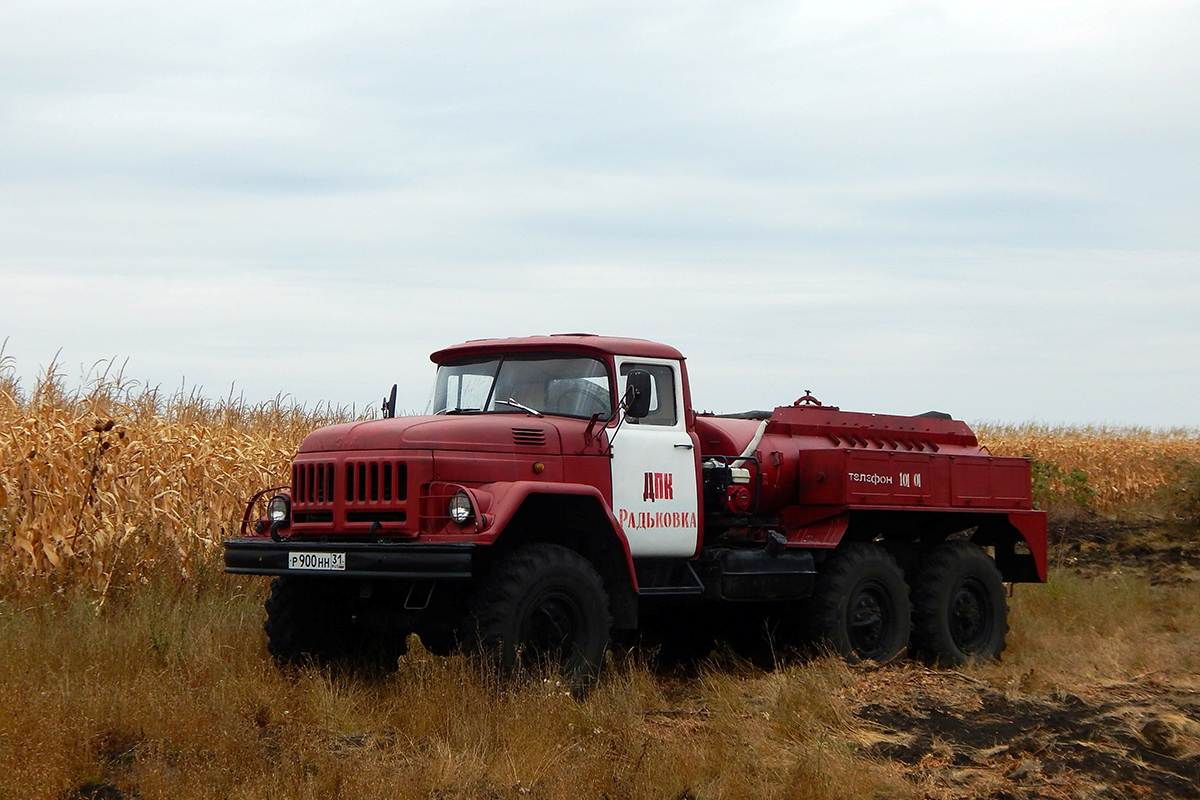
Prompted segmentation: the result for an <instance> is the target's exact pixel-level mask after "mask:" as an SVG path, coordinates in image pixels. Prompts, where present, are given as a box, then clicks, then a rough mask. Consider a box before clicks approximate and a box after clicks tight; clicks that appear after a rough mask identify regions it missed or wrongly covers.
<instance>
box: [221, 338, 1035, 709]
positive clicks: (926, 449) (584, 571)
mask: <svg viewBox="0 0 1200 800" xmlns="http://www.w3.org/2000/svg"><path fill="white" fill-rule="evenodd" d="M431 358H432V360H433V362H434V363H435V364H436V365H437V375H436V379H435V384H434V389H433V395H432V399H431V402H430V405H429V408H428V410H427V413H426V414H425V415H423V416H396V413H395V403H396V399H395V398H396V394H395V388H394V387H393V391H392V395H391V398H390V400H389V401H385V403H384V406H383V411H382V414H381V418H378V419H371V420H366V421H360V422H352V423H346V424H340V425H333V426H331V427H327V428H322V429H319V430H316V431H314V432H313V433H311V434H309V435H308V436H307V438H305V439H304V441H303V443H302V444H301V446H300V449H299V452H298V453H297V454H296V457H295V460H294V461H293V463H292V472H291V485H290V486H288V487H281V488H277V489H268V490H264V491H263V492H260V493H259V494H258V495H257V496H256V497H255V498H254V499H253V500H251V502H250V503H249V504H248V506H247V509H246V514H245V516H244V518H243V522H242V530H241V533H240V535H239V536H238V538H234V539H231V540H229V541H227V542H226V543H225V565H226V570H227V571H228V572H232V573H241V574H251V575H268V576H274V579H273V580H272V582H271V589H270V595H269V597H268V599H267V601H266V623H265V628H266V632H267V639H268V648H269V650H270V653H271V654H272V656H273V657H274V658H275V659H276V660H277V661H278V662H279V663H280V664H285V665H286V664H296V663H306V662H315V663H328V662H334V661H339V660H343V659H349V660H354V661H358V662H365V663H368V664H374V665H377V666H381V667H384V668H386V667H394V666H395V665H396V663H397V659H398V658H399V657H400V656H402V655H403V654H404V653H405V652H406V646H407V641H408V637H409V636H410V635H411V634H414V633H415V634H417V636H419V638H420V640H421V642H422V644H423V646H424V647H425V648H426V649H427V650H429V651H430V652H433V653H438V654H447V653H450V652H456V651H459V650H461V649H466V650H468V651H471V652H476V653H481V654H483V655H485V656H486V657H487V658H489V659H490V660H491V661H493V662H494V663H496V664H498V665H499V666H500V667H501V668H502V669H504V670H521V669H525V668H535V667H540V666H544V665H546V664H549V665H550V666H551V668H553V669H556V670H558V672H559V673H560V674H561V675H562V676H563V678H564V679H565V680H566V681H567V682H568V684H569V685H570V686H572V687H574V688H577V689H584V688H586V687H587V686H588V685H590V684H591V683H592V682H594V680H595V679H596V677H597V675H598V673H599V670H600V669H601V667H602V665H603V663H604V661H605V654H606V651H607V649H608V648H609V646H610V644H611V643H612V642H613V641H620V642H626V641H634V642H636V641H649V642H650V643H652V645H653V647H654V648H655V651H656V652H659V653H660V654H662V655H666V656H680V657H686V658H696V657H702V656H703V655H704V654H705V653H707V652H708V651H709V649H710V648H711V647H712V646H713V643H714V642H716V641H719V640H722V639H723V640H725V641H727V642H729V643H730V644H731V645H733V647H734V649H735V650H737V651H738V652H741V653H743V654H746V655H747V656H748V657H753V658H755V660H756V661H761V660H762V659H763V658H766V659H770V658H771V657H773V656H774V655H777V654H780V653H784V652H787V651H788V650H789V649H790V648H793V647H800V646H807V645H811V644H813V643H816V644H817V645H818V646H823V647H825V648H827V649H830V650H832V651H835V652H837V653H840V654H841V655H842V656H844V657H845V658H847V659H849V660H851V661H855V662H857V661H875V662H887V661H890V660H893V659H895V658H898V657H900V656H902V655H905V654H913V655H917V656H920V657H923V658H926V659H930V660H934V661H937V662H941V663H944V664H955V665H957V664H964V663H967V662H969V661H974V660H988V659H995V658H998V657H999V656H1000V653H1001V651H1002V650H1003V648H1004V643H1005V636H1006V634H1007V630H1008V623H1007V614H1008V606H1007V589H1006V587H1005V584H1006V583H1010V584H1011V583H1016V582H1039V581H1045V580H1046V549H1047V545H1046V542H1047V536H1046V517H1045V514H1044V512H1041V511H1037V510H1035V509H1034V508H1033V504H1032V501H1031V480H1030V476H1031V474H1030V462H1029V461H1028V460H1027V459H1022V458H1007V457H997V456H993V455H991V454H990V453H989V452H988V451H987V450H986V449H985V448H983V447H981V446H980V445H979V442H978V440H977V439H976V437H975V434H974V433H973V432H972V431H971V429H970V428H969V427H968V426H967V425H966V424H965V423H964V422H961V421H958V420H955V419H952V418H950V417H949V416H948V415H946V414H941V413H936V412H930V413H926V414H921V415H917V416H888V415H882V414H868V413H857V412H849V411H841V410H839V409H838V408H836V407H831V406H826V405H822V404H821V403H820V402H819V401H818V400H817V399H816V398H815V397H813V396H812V394H811V393H808V392H805V394H804V395H803V396H802V397H800V398H799V399H798V400H796V401H795V402H794V403H792V404H791V405H785V406H780V407H778V408H776V409H774V410H773V411H770V412H748V413H743V414H735V415H717V414H711V413H697V412H696V411H694V410H693V408H692V399H691V391H690V388H689V386H688V374H687V363H686V361H685V360H684V357H683V356H682V355H681V354H680V352H679V351H678V350H676V349H674V348H672V347H669V346H666V345H663V344H657V343H654V342H650V341H644V340H639V339H628V338H615V337H601V336H593V335H583V334H569V335H554V336H534V337H527V338H511V339H488V340H480V341H470V342H466V343H463V344H458V345H454V346H452V347H447V348H445V349H443V350H439V351H437V352H435V353H434V354H433V355H432V356H431Z"/></svg>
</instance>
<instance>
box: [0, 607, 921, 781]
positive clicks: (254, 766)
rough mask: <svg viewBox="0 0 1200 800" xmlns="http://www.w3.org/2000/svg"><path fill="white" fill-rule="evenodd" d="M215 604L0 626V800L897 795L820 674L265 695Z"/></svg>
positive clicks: (264, 676) (644, 672) (398, 682)
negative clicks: (579, 693)
mask: <svg viewBox="0 0 1200 800" xmlns="http://www.w3.org/2000/svg"><path fill="white" fill-rule="evenodd" d="M221 588H222V587H217V586H214V587H213V589H214V590H213V591H207V592H202V593H200V595H199V596H196V595H194V594H180V593H171V592H168V591H164V590H163V589H162V588H161V587H159V586H152V587H148V588H147V589H146V590H144V591H142V592H139V593H135V594H134V595H132V596H130V597H128V598H121V599H114V600H113V601H111V602H110V603H109V604H108V606H107V607H106V608H105V610H104V612H103V613H102V614H100V615H97V614H96V613H95V612H94V609H93V607H92V606H91V605H90V604H87V603H84V602H80V601H71V600H66V599H63V598H61V597H59V598H44V599H39V601H38V603H37V604H36V605H27V606H24V607H18V606H14V605H11V604H9V605H7V606H4V605H0V796H4V797H23V798H31V799H36V798H46V799H47V800H50V799H51V798H55V799H57V798H62V797H64V796H66V795H67V794H68V793H69V792H70V791H72V790H73V789H77V788H78V787H81V786H85V785H89V784H91V785H98V784H103V785H108V786H112V787H115V788H116V789H117V790H119V791H120V792H121V793H122V794H123V795H124V796H134V793H135V792H136V793H137V794H136V796H139V797H141V798H145V800H151V799H152V798H168V797H189V798H208V797H211V798H272V797H328V798H337V797H345V798H364V799H366V798H404V797H442V798H456V797H461V798H478V797H489V798H524V797H530V798H579V797H605V796H607V797H614V798H615V797H622V798H642V797H645V798H652V797H693V798H708V797H722V798H760V797H797V798H799V797H815V798H841V797H846V798H849V797H860V796H872V795H874V794H877V793H878V792H883V793H886V794H887V796H891V797H903V796H907V795H908V791H907V789H906V786H905V785H904V783H903V782H902V781H901V780H900V779H899V778H898V776H897V774H896V773H895V772H894V771H892V770H890V769H889V768H888V767H886V766H883V765H880V764H878V763H876V762H875V761H873V760H871V759H868V758H865V757H863V756H862V755H861V754H859V753H857V752H856V748H855V744H854V738H853V731H852V725H853V720H852V717H851V715H850V714H849V713H848V712H847V710H846V709H845V707H844V702H843V701H842V700H841V694H840V692H841V689H842V687H843V686H845V685H846V684H847V683H848V682H849V681H851V680H852V677H851V675H850V673H849V670H848V669H847V668H846V667H845V666H843V665H841V664H840V663H837V662H816V663H814V664H810V665H808V666H803V667H793V668H789V669H788V670H785V671H780V672H778V673H775V674H770V675H767V674H763V673H758V672H754V671H752V670H750V669H749V668H748V667H745V666H744V665H743V666H742V667H741V669H740V671H739V669H737V668H733V669H730V668H728V667H726V668H724V669H721V670H714V671H709V672H706V673H704V674H702V675H701V676H700V677H698V678H695V679H682V678H679V679H676V678H658V677H655V676H654V675H653V674H652V673H651V672H650V671H649V670H648V669H647V668H646V666H645V665H644V664H642V663H640V662H639V661H638V660H637V659H635V658H627V659H624V660H621V661H620V662H619V663H614V664H613V665H612V668H611V669H610V670H609V673H608V676H607V678H606V680H605V681H603V682H602V684H601V685H600V686H599V687H598V688H597V690H596V691H595V692H593V693H592V695H591V696H589V698H588V699H587V700H586V701H583V702H579V701H576V700H574V699H572V698H571V697H570V696H569V694H568V693H567V692H565V691H564V690H563V688H562V687H561V686H559V685H558V684H557V683H556V682H554V681H534V682H531V683H527V684H523V685H513V684H511V683H506V682H500V681H496V680H494V679H493V678H492V677H491V676H489V675H488V674H487V673H485V672H482V671H481V670H480V669H479V668H477V667H475V666H474V665H472V664H471V663H470V662H468V661H467V660H466V659H465V658H463V657H454V658H435V657H432V656H429V655H427V654H425V653H424V652H423V651H422V650H420V649H419V646H418V647H417V648H416V649H415V650H414V652H412V653H410V654H409V656H407V657H405V658H404V659H403V660H402V661H401V665H400V671H399V672H398V673H397V674H396V675H394V676H391V677H388V678H386V679H375V680H371V679H366V678H361V677H355V676H347V675H340V676H339V675H331V674H329V673H325V672H320V671H316V670H298V671H295V672H291V673H287V674H281V673H280V672H278V671H276V670H275V668H274V667H273V666H271V664H270V661H269V659H268V658H266V657H265V648H264V645H263V642H262V641H261V638H262V637H261V635H259V634H258V633H256V631H257V630H258V627H259V621H260V618H261V613H262V610H261V606H260V602H261V599H262V598H261V597H260V596H258V595H257V592H253V593H245V592H238V591H236V590H234V587H233V585H228V586H226V587H224V591H222V590H221ZM413 641H414V644H415V642H416V640H415V639H414V640H413Z"/></svg>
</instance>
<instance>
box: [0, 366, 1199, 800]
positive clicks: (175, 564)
mask: <svg viewBox="0 0 1200 800" xmlns="http://www.w3.org/2000/svg"><path fill="white" fill-rule="evenodd" d="M349 416H350V414H349V413H348V412H346V411H345V410H338V409H318V410H316V411H306V410H303V409H296V408H294V407H289V406H288V405H287V404H286V403H285V402H282V401H281V402H276V403H271V404H267V405H264V406H247V405H246V404H244V403H241V402H238V401H236V400H226V401H215V402H214V401H207V400H203V399H201V398H198V397H194V396H186V395H175V396H167V397H164V396H162V395H160V393H159V392H158V391H157V390H147V389H145V388H142V387H138V386H136V385H132V384H127V383H125V382H124V381H123V380H122V379H120V378H114V377H106V376H100V377H98V378H97V379H96V380H95V381H94V382H93V383H92V384H90V385H89V386H87V387H85V388H84V389H83V390H80V391H68V390H67V389H66V388H65V385H64V382H63V380H62V379H61V378H60V377H58V376H57V375H55V374H54V373H53V372H51V374H50V375H49V376H48V377H47V378H44V379H43V380H41V381H39V382H38V383H37V384H36V385H35V386H33V387H31V388H30V389H29V390H28V391H22V390H21V389H20V387H18V385H17V383H16V381H15V378H14V377H13V371H12V365H11V362H5V361H4V360H3V359H0V542H2V550H0V581H2V583H0V797H22V798H54V799H55V800H63V799H64V798H66V799H68V800H74V798H108V800H112V799H113V798H118V797H123V798H132V797H139V798H168V797H169V798H179V797H187V798H193V797H195V798H206V797H213V798H375V797H379V798H384V797H387V798H404V797H424V798H433V797H436V798H509V797H511V798H526V797H528V798H579V797H596V798H602V797H607V798H643V797H645V798H694V799H696V800H699V798H743V797H745V798H761V797H782V798H786V797H795V798H858V797H881V798H882V797H889V798H910V797H912V798H943V797H944V798H949V797H995V798H1001V797H1012V798H1016V797H1063V798H1066V797H1070V798H1075V797H1080V798H1082V797H1123V796H1138V795H1145V796H1159V797H1195V796H1200V793H1198V792H1197V791H1196V789H1195V786H1196V785H1197V780H1200V701H1198V700H1197V696H1198V695H1197V691H1198V690H1200V645H1197V640H1198V639H1200V637H1197V635H1196V634H1197V632H1198V631H1200V595H1198V594H1197V592H1196V590H1195V587H1196V583H1195V579H1196V577H1197V575H1196V567H1197V566H1200V551H1197V539H1198V538H1200V536H1198V535H1197V533H1196V530H1195V528H1194V527H1189V526H1190V525H1192V524H1193V522H1192V520H1193V518H1194V514H1195V512H1196V492H1197V481H1196V479H1195V465H1196V464H1197V463H1200V432H1197V431H1195V430H1190V431H1189V430H1183V431H1145V430H1131V429H1105V428H1078V429H1062V428H1059V429H1050V428H1045V427H1040V426H1034V425H1027V426H999V425H982V426H980V429H979V435H980V440H981V442H982V443H984V444H985V445H987V446H988V447H989V448H990V449H991V450H992V452H994V453H996V454H1004V455H1028V456H1030V457H1032V458H1033V459H1035V462H1036V463H1035V467H1036V469H1035V483H1036V487H1035V488H1036V489H1037V492H1038V499H1039V502H1040V503H1042V504H1043V505H1044V506H1047V507H1050V508H1051V509H1052V510H1053V511H1054V514H1055V518H1056V519H1058V520H1062V521H1063V524H1062V525H1061V526H1058V527H1056V530H1057V531H1058V532H1059V538H1060V539H1062V538H1064V537H1066V538H1069V537H1071V536H1078V537H1079V538H1080V541H1066V542H1063V541H1060V542H1059V544H1060V545H1061V546H1060V548H1059V551H1060V552H1062V553H1070V554H1071V556H1070V558H1065V557H1062V556H1057V557H1056V558H1055V561H1054V563H1055V569H1054V571H1053V572H1052V576H1051V583H1050V584H1049V585H1047V586H1036V585H1034V586H1030V585H1023V586H1019V587H1017V590H1016V592H1015V595H1014V596H1013V598H1012V600H1011V603H1012V615H1011V627H1012V632H1011V634H1010V637H1009V647H1008V650H1007V652H1006V653H1005V657H1004V659H1003V660H1002V661H1001V662H1000V663H998V664H989V665H982V666H977V667H972V668H969V669H966V670H963V671H937V670H930V669H928V668H926V667H923V666H921V665H919V664H915V663H904V664H900V665H897V666H893V667H887V668H882V669H868V668H858V669H852V668H849V667H847V666H845V665H844V664H842V663H840V662H838V661H835V660H829V659H821V658H818V659H812V660H808V661H789V662H787V663H784V664H782V665H781V666H780V668H779V669H776V670H774V671H771V672H765V671H762V670H760V669H758V668H755V667H753V666H751V665H750V664H747V663H745V662H743V661H740V660H738V659H737V658H736V657H735V656H733V655H732V654H731V653H728V652H722V653H718V654H717V655H716V657H715V658H714V659H713V660H712V661H711V662H709V663H708V664H706V665H705V666H704V667H703V668H702V669H701V670H700V671H699V673H698V674H690V673H687V674H684V673H661V672H658V671H655V670H654V669H652V668H651V667H650V666H649V665H648V664H647V663H646V661H645V660H644V659H643V657H642V656H639V655H637V654H621V653H617V654H614V656H613V657H612V663H610V664H609V668H608V670H607V671H606V673H605V678H604V680H603V681H602V682H601V684H600V685H599V686H598V687H597V689H596V690H595V691H594V692H593V693H592V694H591V695H590V696H589V697H588V698H587V699H586V700H585V701H582V702H580V701H577V700H574V699H572V698H571V697H570V696H568V694H567V693H566V692H565V690H564V688H563V687H562V686H560V685H558V684H557V682H556V681H554V680H550V679H546V680H534V681H531V682H528V683H523V684H519V685H518V684H512V683H509V682H505V681H499V680H497V679H495V678H494V676H491V675H489V674H488V673H487V671H486V670H485V669H484V668H482V667H481V666H479V665H476V664H474V663H472V662H471V661H469V660H468V659H466V658H465V657H462V656H456V657H452V658H434V657H432V656H429V655H428V654H426V653H424V651H423V650H422V649H421V648H420V646H419V644H418V643H417V642H416V640H415V639H414V640H413V646H412V649H411V651H410V654H409V655H408V656H406V657H405V658H404V659H402V661H401V664H400V670H399V672H397V673H396V674H395V675H390V676H387V677H383V678H367V677H362V676H355V675H348V674H337V673H329V672H322V671H319V670H296V671H293V672H287V673H281V672H279V671H278V670H276V669H275V667H274V666H273V665H272V664H271V662H270V660H269V657H268V656H267V654H266V649H265V642H264V636H263V634H262V632H261V622H262V615H263V612H262V602H263V599H264V595H265V591H266V581H265V579H257V578H238V579H235V578H232V577H230V576H225V575H223V574H221V573H220V570H219V542H220V540H221V538H222V537H223V536H225V535H228V534H229V533H230V532H231V531H234V530H236V526H237V523H238V522H239V520H240V517H241V513H242V503H243V502H244V498H245V497H247V496H248V495H249V494H251V493H252V492H253V491H255V490H257V489H259V488H262V487H264V486H267V485H274V484H278V483H282V482H283V481H284V476H285V475H286V472H287V465H288V462H289V459H290V457H291V454H292V453H293V451H294V450H295V448H296V446H297V444H298V442H299V440H300V438H301V437H302V436H303V435H304V434H305V433H307V432H308V431H309V430H311V429H312V428H314V427H316V426H318V425H321V424H326V423H328V422H332V421H340V420H343V419H346V418H348V417H349ZM1189 470H1190V471H1189ZM1073 520H1074V521H1075V522H1072V521H1073ZM1080 520H1082V521H1083V522H1086V523H1087V525H1091V526H1093V528H1091V529H1095V527H1096V526H1099V528H1101V529H1103V530H1104V531H1106V532H1107V533H1105V535H1104V536H1099V537H1092V536H1085V535H1083V534H1077V533H1072V532H1078V531H1081V530H1089V528H1087V527H1086V526H1083V527H1080V526H1079V525H1078V524H1076V523H1078V522H1079V521H1080ZM1114 530H1116V531H1126V532H1127V533H1128V532H1130V531H1132V533H1128V535H1124V534H1123V538H1122V537H1117V536H1116V535H1115V534H1114V535H1110V534H1111V532H1112V531H1114ZM1151 539H1152V540H1153V541H1154V542H1155V543H1156V545H1155V546H1156V549H1155V551H1154V553H1153V554H1150V555H1148V554H1147V552H1146V551H1145V550H1144V549H1141V550H1139V549H1138V547H1137V546H1131V542H1133V544H1134V545H1137V543H1138V542H1140V541H1142V540H1147V541H1148V540H1151ZM1151 555H1152V556H1153V558H1151ZM1155 559H1158V560H1155ZM1159 560H1165V561H1169V562H1170V563H1171V564H1172V565H1173V566H1175V567H1179V568H1178V569H1172V570H1169V571H1166V570H1154V569H1150V568H1149V566H1148V565H1150V564H1152V563H1153V564H1158V563H1159ZM1018 723H1019V726H1020V727H1021V731H1018V732H1014V726H1015V725H1018ZM1022 731H1023V732H1022ZM1189 776H1190V779H1189ZM1189 787H1190V788H1189ZM1189 792H1190V793H1189Z"/></svg>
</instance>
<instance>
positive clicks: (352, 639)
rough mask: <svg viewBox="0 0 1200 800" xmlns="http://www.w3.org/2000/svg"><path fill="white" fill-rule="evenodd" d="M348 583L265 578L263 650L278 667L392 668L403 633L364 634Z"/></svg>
mask: <svg viewBox="0 0 1200 800" xmlns="http://www.w3.org/2000/svg"><path fill="white" fill-rule="evenodd" d="M347 592H348V587H347V586H345V585H343V584H341V583H339V582H336V581H330V580H314V579H306V578H299V577H290V576H281V577H278V578H275V579H273V580H272V581H271V594H270V596H268V597H267V601H266V603H265V608H266V611H267V619H266V621H265V622H264V623H263V630H265V631H266V633H267V650H268V651H269V652H270V653H271V656H272V657H273V658H274V659H275V663H276V664H278V665H279V666H280V667H291V666H303V665H314V666H331V665H344V666H348V667H353V668H356V669H360V670H365V671H370V672H378V671H384V672H386V671H390V670H394V669H396V666H397V660H398V659H399V657H400V656H402V655H403V654H404V651H405V650H406V649H407V648H406V646H405V642H404V637H403V636H383V635H375V636H371V635H367V634H366V633H365V632H363V631H361V630H359V629H358V628H357V626H356V624H355V617H354V609H353V605H352V604H351V602H350V597H349V595H348V593H347Z"/></svg>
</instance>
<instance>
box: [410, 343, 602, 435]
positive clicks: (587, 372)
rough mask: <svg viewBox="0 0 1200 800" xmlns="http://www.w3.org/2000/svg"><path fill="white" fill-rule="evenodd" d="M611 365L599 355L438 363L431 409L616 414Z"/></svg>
mask: <svg viewBox="0 0 1200 800" xmlns="http://www.w3.org/2000/svg"><path fill="white" fill-rule="evenodd" d="M612 410H613V401H612V392H611V391H610V389H609V377H608V369H607V368H606V367H605V366H604V363H603V362H602V361H600V360H599V359H595V358H586V357H575V358H546V357H537V356H493V357H489V358H482V359H476V360H471V361H457V362H454V363H449V364H442V365H441V366H439V367H438V372H437V381H436V383H435V384H434V387H433V398H432V400H430V403H429V408H428V410H427V413H429V414H467V413H501V414H528V413H534V414H555V415H559V416H566V417H580V418H583V419H591V417H592V415H593V414H599V415H600V419H602V420H607V419H610V418H611V417H612Z"/></svg>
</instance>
